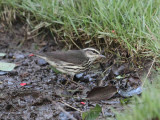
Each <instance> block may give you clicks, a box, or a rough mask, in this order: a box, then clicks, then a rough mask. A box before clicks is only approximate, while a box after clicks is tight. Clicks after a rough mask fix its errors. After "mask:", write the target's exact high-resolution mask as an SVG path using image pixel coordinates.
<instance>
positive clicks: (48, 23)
mask: <svg viewBox="0 0 160 120" xmlns="http://www.w3.org/2000/svg"><path fill="white" fill-rule="evenodd" d="M159 5H160V1H159V0H141V1H139V0H132V1H128V0H116V1H114V0H87V1H86V0H47V1H46V0H0V8H1V16H3V15H4V14H3V13H4V11H5V10H6V8H8V9H7V10H10V9H11V10H14V11H15V13H16V15H17V16H18V17H20V18H23V20H24V21H26V22H27V23H28V24H29V25H30V26H31V27H32V29H33V30H34V29H40V28H41V27H45V28H48V30H50V32H51V33H53V36H55V35H56V36H60V37H61V38H63V41H65V43H67V45H71V46H76V47H77V48H82V47H88V46H96V47H97V48H99V49H101V48H106V51H110V50H111V48H115V47H119V46H120V47H121V48H126V49H127V51H128V52H129V53H130V55H131V56H134V55H138V56H141V55H142V56H158V57H159V53H160V52H159V50H160V36H159V33H160V29H159V28H160V8H159ZM79 43H81V44H79ZM113 51H114V49H113Z"/></svg>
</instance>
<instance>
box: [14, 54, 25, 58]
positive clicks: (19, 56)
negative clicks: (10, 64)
mask: <svg viewBox="0 0 160 120" xmlns="http://www.w3.org/2000/svg"><path fill="white" fill-rule="evenodd" d="M14 57H15V58H16V59H24V55H22V54H15V55H14Z"/></svg>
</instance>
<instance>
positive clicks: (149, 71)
mask: <svg viewBox="0 0 160 120" xmlns="http://www.w3.org/2000/svg"><path fill="white" fill-rule="evenodd" d="M155 60H156V57H154V59H153V62H152V64H151V67H150V68H149V70H148V73H147V75H146V78H145V79H144V81H143V83H142V87H143V86H144V83H145V81H146V80H147V78H148V76H149V74H150V73H151V69H152V67H153V65H154V63H155Z"/></svg>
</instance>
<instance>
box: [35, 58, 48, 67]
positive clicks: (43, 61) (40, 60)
mask: <svg viewBox="0 0 160 120" xmlns="http://www.w3.org/2000/svg"><path fill="white" fill-rule="evenodd" d="M37 64H38V65H40V66H43V65H46V64H47V62H46V61H45V60H43V59H38V60H37Z"/></svg>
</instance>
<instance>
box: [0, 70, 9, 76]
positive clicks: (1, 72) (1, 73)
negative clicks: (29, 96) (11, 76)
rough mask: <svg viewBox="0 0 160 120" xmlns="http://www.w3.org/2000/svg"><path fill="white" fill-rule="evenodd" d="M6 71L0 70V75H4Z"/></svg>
mask: <svg viewBox="0 0 160 120" xmlns="http://www.w3.org/2000/svg"><path fill="white" fill-rule="evenodd" d="M7 73H8V72H5V71H0V75H6V74H7Z"/></svg>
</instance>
